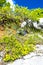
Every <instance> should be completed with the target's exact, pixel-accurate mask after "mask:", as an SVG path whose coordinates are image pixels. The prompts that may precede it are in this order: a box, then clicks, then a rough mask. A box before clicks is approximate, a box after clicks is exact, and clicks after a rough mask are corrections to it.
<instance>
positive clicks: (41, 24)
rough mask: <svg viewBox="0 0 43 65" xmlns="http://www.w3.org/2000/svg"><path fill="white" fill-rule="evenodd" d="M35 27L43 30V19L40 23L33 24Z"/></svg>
mask: <svg viewBox="0 0 43 65" xmlns="http://www.w3.org/2000/svg"><path fill="white" fill-rule="evenodd" d="M33 26H34V27H35V28H36V29H43V18H40V19H39V23H37V21H35V22H33Z"/></svg>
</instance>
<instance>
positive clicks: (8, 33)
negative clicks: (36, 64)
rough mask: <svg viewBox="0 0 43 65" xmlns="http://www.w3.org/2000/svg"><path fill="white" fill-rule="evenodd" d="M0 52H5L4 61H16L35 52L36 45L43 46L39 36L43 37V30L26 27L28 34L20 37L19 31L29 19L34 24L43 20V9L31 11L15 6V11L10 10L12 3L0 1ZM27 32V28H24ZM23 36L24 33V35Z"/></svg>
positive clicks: (42, 40)
mask: <svg viewBox="0 0 43 65" xmlns="http://www.w3.org/2000/svg"><path fill="white" fill-rule="evenodd" d="M0 4H1V6H0V52H1V51H4V53H5V54H4V57H3V60H4V61H6V62H8V61H14V60H16V59H18V58H22V57H23V56H24V55H26V54H29V53H30V52H32V51H34V50H35V48H36V47H35V45H36V44H41V43H42V44H43V39H41V38H40V37H39V36H38V34H40V35H41V36H43V30H37V29H35V28H34V27H31V28H30V27H29V26H27V27H26V30H27V32H28V33H27V34H26V35H19V34H17V31H18V30H19V29H20V30H21V29H22V28H21V23H22V22H23V21H26V20H27V19H31V20H32V22H35V21H37V22H38V20H39V18H43V9H41V8H38V9H31V10H29V9H28V8H27V7H22V6H18V5H15V7H14V11H13V9H12V8H10V3H6V1H5V0H2V1H0ZM23 30H25V27H24V28H23ZM22 34H23V33H22Z"/></svg>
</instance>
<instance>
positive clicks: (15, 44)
mask: <svg viewBox="0 0 43 65" xmlns="http://www.w3.org/2000/svg"><path fill="white" fill-rule="evenodd" d="M33 42H34V41H33ZM0 44H2V45H3V44H4V45H5V47H4V50H5V52H6V54H5V56H4V58H3V60H4V61H13V60H15V59H18V58H21V57H22V56H23V55H26V54H28V53H30V52H31V51H33V50H34V49H35V46H34V44H29V42H28V44H25V42H24V43H23V44H22V43H20V42H19V41H18V40H17V39H16V38H15V36H14V35H12V36H9V37H7V36H4V37H3V38H2V39H0Z"/></svg>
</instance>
